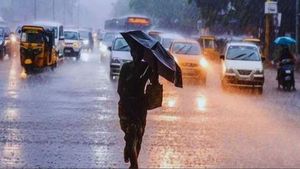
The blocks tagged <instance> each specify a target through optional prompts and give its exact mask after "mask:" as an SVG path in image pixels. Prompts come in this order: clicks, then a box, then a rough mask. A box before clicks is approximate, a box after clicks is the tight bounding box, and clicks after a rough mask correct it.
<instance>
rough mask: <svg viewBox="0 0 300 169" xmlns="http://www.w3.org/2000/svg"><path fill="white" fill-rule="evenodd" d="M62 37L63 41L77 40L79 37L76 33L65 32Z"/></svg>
mask: <svg viewBox="0 0 300 169" xmlns="http://www.w3.org/2000/svg"><path fill="white" fill-rule="evenodd" d="M64 37H65V39H68V40H79V35H78V33H77V32H72V31H65V32H64Z"/></svg>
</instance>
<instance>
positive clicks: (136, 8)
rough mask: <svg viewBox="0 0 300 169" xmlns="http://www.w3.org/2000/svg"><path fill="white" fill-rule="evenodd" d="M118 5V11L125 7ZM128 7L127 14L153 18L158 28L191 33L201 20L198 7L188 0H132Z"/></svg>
mask: <svg viewBox="0 0 300 169" xmlns="http://www.w3.org/2000/svg"><path fill="white" fill-rule="evenodd" d="M116 5H117V6H116V8H117V10H119V9H121V7H122V6H123V5H121V4H116ZM128 5H129V11H127V14H140V15H145V16H148V17H151V18H152V20H153V22H154V25H155V26H156V27H158V28H165V29H171V30H175V31H185V32H191V31H193V30H195V29H196V25H197V24H196V23H197V20H198V19H199V18H200V16H199V14H200V13H199V12H198V10H199V9H198V8H197V7H196V5H189V3H188V1H187V0H147V1H142V0H130V1H129V4H128ZM125 14H126V13H124V15H125Z"/></svg>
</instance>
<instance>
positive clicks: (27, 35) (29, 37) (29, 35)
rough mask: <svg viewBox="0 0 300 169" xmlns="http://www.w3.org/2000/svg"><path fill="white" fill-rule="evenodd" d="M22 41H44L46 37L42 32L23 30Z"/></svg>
mask: <svg viewBox="0 0 300 169" xmlns="http://www.w3.org/2000/svg"><path fill="white" fill-rule="evenodd" d="M21 41H22V42H26V43H43V42H44V39H43V35H42V33H36V32H23V33H22V37H21Z"/></svg>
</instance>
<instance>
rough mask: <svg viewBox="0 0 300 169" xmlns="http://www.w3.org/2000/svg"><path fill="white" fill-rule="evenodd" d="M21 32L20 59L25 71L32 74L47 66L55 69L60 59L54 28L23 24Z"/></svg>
mask: <svg viewBox="0 0 300 169" xmlns="http://www.w3.org/2000/svg"><path fill="white" fill-rule="evenodd" d="M20 32H21V42H20V46H21V47H20V56H21V58H20V59H21V65H22V67H23V68H24V69H25V72H26V73H27V74H30V73H34V72H36V71H39V70H41V69H43V68H45V67H50V68H51V69H52V70H53V69H54V68H55V67H56V66H57V60H58V53H57V52H56V50H55V46H54V44H55V39H54V38H55V32H54V30H49V29H45V28H44V27H41V26H31V25H28V26H23V27H22V29H21V30H20Z"/></svg>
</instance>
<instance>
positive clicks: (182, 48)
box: [169, 40, 208, 84]
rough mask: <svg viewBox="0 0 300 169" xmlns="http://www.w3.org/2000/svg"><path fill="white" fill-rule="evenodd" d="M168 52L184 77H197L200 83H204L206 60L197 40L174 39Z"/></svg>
mask: <svg viewBox="0 0 300 169" xmlns="http://www.w3.org/2000/svg"><path fill="white" fill-rule="evenodd" d="M169 52H170V53H171V55H172V56H173V57H174V58H175V60H176V62H177V63H178V65H179V66H180V68H181V70H182V75H183V77H184V78H193V79H198V80H200V82H201V83H202V84H205V83H206V74H207V67H208V62H207V60H206V59H205V58H204V56H203V55H202V52H201V47H200V45H199V43H198V42H197V41H195V40H174V41H173V42H172V44H171V46H170V49H169Z"/></svg>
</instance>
